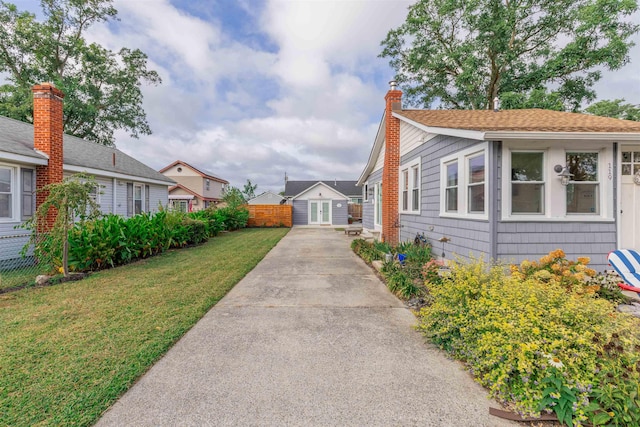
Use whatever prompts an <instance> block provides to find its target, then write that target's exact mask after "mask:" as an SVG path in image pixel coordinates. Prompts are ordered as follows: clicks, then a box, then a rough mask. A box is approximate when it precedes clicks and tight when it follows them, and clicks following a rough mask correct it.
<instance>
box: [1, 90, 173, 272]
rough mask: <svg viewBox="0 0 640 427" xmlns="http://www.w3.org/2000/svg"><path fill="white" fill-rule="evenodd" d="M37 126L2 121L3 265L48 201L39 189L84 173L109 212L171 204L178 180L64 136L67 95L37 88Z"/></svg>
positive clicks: (129, 212)
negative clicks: (170, 192)
mask: <svg viewBox="0 0 640 427" xmlns="http://www.w3.org/2000/svg"><path fill="white" fill-rule="evenodd" d="M32 90H33V94H34V119H33V125H31V124H28V123H24V122H20V121H17V120H13V119H9V118H6V117H0V265H3V264H5V265H6V264H7V262H8V261H7V260H11V259H16V258H18V257H19V254H18V253H19V251H20V249H21V248H22V246H24V244H25V243H26V242H27V240H28V232H27V231H26V230H23V229H15V227H16V226H18V225H20V224H21V223H22V222H23V221H24V220H26V219H28V218H30V217H31V216H32V215H33V213H34V211H35V209H36V208H37V206H39V205H40V204H41V203H42V202H44V194H42V193H36V190H37V189H40V188H42V187H44V186H45V185H47V184H50V183H54V182H59V181H61V180H62V179H63V177H66V176H69V175H72V174H74V173H78V172H86V173H88V174H90V175H93V176H94V177H95V179H96V182H97V183H98V184H99V188H96V194H95V197H96V201H97V202H98V204H99V205H100V209H101V211H102V212H103V213H114V214H119V215H123V216H127V217H128V216H133V215H135V214H137V213H140V212H148V211H155V210H157V208H158V206H159V205H163V206H165V205H166V204H167V202H168V192H167V189H168V187H169V186H170V185H173V184H174V182H173V181H172V180H170V179H169V178H166V177H165V176H163V175H162V174H160V173H158V172H156V171H155V170H153V169H152V168H150V167H148V166H146V165H144V164H143V163H141V162H139V161H137V160H136V159H134V158H132V157H130V156H128V155H126V154H124V153H123V152H122V151H120V150H118V149H116V148H113V147H106V146H104V145H100V144H96V143H93V142H89V141H85V140H83V139H80V138H76V137H73V136H70V135H65V134H64V132H63V116H62V103H63V101H62V98H63V97H64V95H63V94H62V92H61V91H60V90H59V89H57V88H55V87H54V86H53V85H51V84H48V83H43V84H41V85H36V86H34V87H33V89H32Z"/></svg>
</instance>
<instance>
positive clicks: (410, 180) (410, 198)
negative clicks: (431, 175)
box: [400, 157, 421, 214]
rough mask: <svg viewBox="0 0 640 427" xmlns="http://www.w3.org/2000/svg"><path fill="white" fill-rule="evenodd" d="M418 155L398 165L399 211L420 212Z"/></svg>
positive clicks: (407, 212)
mask: <svg viewBox="0 0 640 427" xmlns="http://www.w3.org/2000/svg"><path fill="white" fill-rule="evenodd" d="M420 183H421V179H420V157H417V158H415V159H413V160H411V161H410V162H408V163H405V164H404V165H402V166H400V212H401V213H404V214H419V213H420Z"/></svg>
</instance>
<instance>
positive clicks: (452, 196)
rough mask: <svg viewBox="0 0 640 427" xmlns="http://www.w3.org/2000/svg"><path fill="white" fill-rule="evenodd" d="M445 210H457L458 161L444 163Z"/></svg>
mask: <svg viewBox="0 0 640 427" xmlns="http://www.w3.org/2000/svg"><path fill="white" fill-rule="evenodd" d="M445 170H446V185H445V190H444V191H445V203H444V205H445V208H444V211H445V212H458V161H457V160H456V161H453V162H450V163H447V164H446V165H445Z"/></svg>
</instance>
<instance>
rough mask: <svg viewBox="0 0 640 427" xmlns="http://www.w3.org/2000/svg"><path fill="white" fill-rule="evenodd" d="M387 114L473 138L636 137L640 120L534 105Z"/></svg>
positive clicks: (379, 141)
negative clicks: (521, 107) (539, 107)
mask: <svg viewBox="0 0 640 427" xmlns="http://www.w3.org/2000/svg"><path fill="white" fill-rule="evenodd" d="M391 114H392V115H393V117H396V118H398V119H400V120H401V121H404V122H406V123H409V124H411V125H413V126H415V127H417V128H418V129H420V130H422V131H424V132H426V133H430V134H434V135H449V136H455V137H463V138H468V139H475V140H477V141H503V140H509V139H525V138H528V139H540V140H562V139H573V140H575V139H588V140H604V141H618V142H619V141H640V122H634V121H630V120H620V119H614V118H611V117H601V116H594V115H591V114H581V113H567V112H562V111H552V110H542V109H538V108H532V109H522V110H500V111H497V112H496V111H493V110H393V112H392V113H391ZM385 120H386V117H385V115H384V114H383V115H382V119H381V120H380V127H379V128H378V133H377V135H376V138H375V140H374V143H373V147H372V149H371V153H370V154H369V159H368V161H367V164H366V166H365V168H364V170H363V171H362V174H361V175H360V178H359V179H358V185H363V184H364V182H365V181H366V179H367V177H368V176H369V174H370V173H371V172H372V171H373V168H374V166H375V162H376V160H377V159H378V155H379V154H380V150H381V149H382V146H383V145H384V139H385V135H384V132H385V127H384V123H385Z"/></svg>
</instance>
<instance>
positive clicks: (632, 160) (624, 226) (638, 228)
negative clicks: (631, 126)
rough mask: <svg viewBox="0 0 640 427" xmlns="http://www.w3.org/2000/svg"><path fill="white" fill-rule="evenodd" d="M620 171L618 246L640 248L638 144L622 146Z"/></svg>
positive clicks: (639, 152) (639, 161)
mask: <svg viewBox="0 0 640 427" xmlns="http://www.w3.org/2000/svg"><path fill="white" fill-rule="evenodd" d="M620 172H621V174H622V177H621V181H620V189H621V194H620V247H621V248H622V249H640V146H624V145H623V146H622V164H621V165H620ZM636 182H637V184H636Z"/></svg>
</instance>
